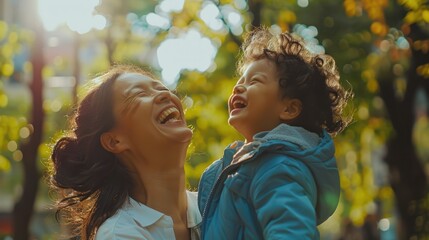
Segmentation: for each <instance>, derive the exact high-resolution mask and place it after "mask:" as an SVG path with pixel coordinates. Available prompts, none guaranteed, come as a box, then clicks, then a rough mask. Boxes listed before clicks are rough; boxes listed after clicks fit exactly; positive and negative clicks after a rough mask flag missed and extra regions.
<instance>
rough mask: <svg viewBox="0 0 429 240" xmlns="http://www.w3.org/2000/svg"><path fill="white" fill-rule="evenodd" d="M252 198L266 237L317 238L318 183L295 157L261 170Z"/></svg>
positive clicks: (252, 191) (256, 176) (254, 185)
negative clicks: (316, 183) (316, 207)
mask: <svg viewBox="0 0 429 240" xmlns="http://www.w3.org/2000/svg"><path fill="white" fill-rule="evenodd" d="M252 185H253V186H252V187H251V188H250V189H251V191H250V197H251V199H252V204H253V207H254V209H255V212H256V217H257V219H258V221H259V224H260V226H261V228H262V231H263V235H264V239H318V238H319V236H318V235H319V234H318V230H317V225H316V210H315V204H316V185H315V182H314V180H313V177H312V175H311V172H310V170H309V169H308V168H307V167H306V166H305V165H304V164H303V163H302V162H299V161H296V160H291V161H281V162H280V163H279V164H276V165H271V167H270V168H268V169H263V168H262V169H259V170H258V173H256V175H255V178H254V181H252Z"/></svg>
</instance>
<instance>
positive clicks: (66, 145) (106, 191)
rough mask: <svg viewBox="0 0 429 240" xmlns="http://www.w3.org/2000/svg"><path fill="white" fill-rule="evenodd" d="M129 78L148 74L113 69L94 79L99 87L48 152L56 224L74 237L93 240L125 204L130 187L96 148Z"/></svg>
mask: <svg viewBox="0 0 429 240" xmlns="http://www.w3.org/2000/svg"><path fill="white" fill-rule="evenodd" d="M127 72H136V73H141V74H144V75H146V76H150V77H152V74H150V73H149V72H146V71H144V70H142V69H140V68H137V67H133V66H125V65H120V66H115V67H113V68H112V69H111V70H110V71H108V72H107V73H106V74H104V75H102V76H100V77H98V78H96V79H95V80H97V81H101V83H99V85H97V86H96V87H95V88H93V89H92V90H91V91H90V92H89V93H88V94H86V96H85V97H84V98H83V99H82V101H81V102H80V104H79V106H78V107H77V110H76V111H75V112H74V116H73V118H72V121H71V131H70V133H69V134H68V135H67V136H64V137H62V138H61V139H59V140H58V141H57V142H56V144H55V146H54V148H53V151H52V156H51V159H52V163H53V169H52V174H51V185H52V187H53V188H54V189H55V190H57V192H58V194H59V198H60V199H59V201H58V202H57V219H59V218H61V220H63V221H65V222H66V224H67V225H69V226H70V227H71V229H72V234H73V235H74V236H80V237H81V239H92V238H93V237H94V236H95V231H96V230H97V228H98V227H99V226H100V225H101V224H102V223H103V222H104V221H105V220H106V219H107V218H109V217H110V216H112V215H114V214H115V213H116V211H117V210H118V209H119V208H120V207H121V206H122V204H123V203H124V202H125V201H126V199H127V196H128V193H129V191H130V188H131V187H132V186H133V181H132V179H131V177H130V174H129V173H128V171H127V169H126V168H125V166H124V165H123V164H122V163H121V161H120V160H119V159H118V158H116V157H115V155H114V154H112V153H111V152H109V151H106V150H105V149H104V148H103V147H102V146H101V143H100V136H101V134H103V133H104V132H106V131H108V130H110V129H111V128H112V127H113V126H114V125H115V119H114V114H113V97H112V96H113V85H114V83H115V81H116V79H117V78H118V77H119V76H120V75H121V74H122V73H127Z"/></svg>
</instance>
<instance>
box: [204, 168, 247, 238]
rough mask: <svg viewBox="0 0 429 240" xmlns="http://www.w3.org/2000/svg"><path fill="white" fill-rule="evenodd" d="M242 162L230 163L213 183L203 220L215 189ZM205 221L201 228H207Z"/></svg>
mask: <svg viewBox="0 0 429 240" xmlns="http://www.w3.org/2000/svg"><path fill="white" fill-rule="evenodd" d="M241 163H242V162H240V163H238V164H234V165H229V166H228V167H226V168H225V169H223V170H222V172H221V173H220V175H219V177H218V178H217V180H216V182H215V184H214V185H213V187H212V189H211V191H210V194H209V197H208V198H207V203H206V206H205V207H204V211H203V216H202V219H203V220H204V219H205V217H206V215H207V213H208V210H209V209H210V207H211V202H212V201H211V200H212V198H213V197H214V193H215V191H217V190H218V186H219V184H221V183H223V182H224V180H225V179H226V176H228V174H229V173H231V172H232V171H233V170H236V169H237V168H238V167H239V166H241ZM203 223H204V224H203V226H202V228H201V229H202V230H203V229H205V225H206V221H204V222H203ZM203 233H204V231H201V235H203Z"/></svg>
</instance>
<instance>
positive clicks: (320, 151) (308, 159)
mask: <svg viewBox="0 0 429 240" xmlns="http://www.w3.org/2000/svg"><path fill="white" fill-rule="evenodd" d="M253 139H254V141H253V142H251V143H248V144H245V145H244V146H243V147H242V148H241V149H240V150H239V151H238V152H237V153H236V155H235V156H234V160H233V162H234V163H238V162H240V161H245V160H246V159H248V157H245V156H243V155H249V151H251V152H263V151H280V152H281V153H282V154H286V155H287V156H290V157H292V158H293V159H296V160H298V161H302V162H303V163H304V164H305V165H306V166H307V167H308V168H309V169H310V171H311V173H312V175H313V177H314V180H315V183H316V186H317V203H316V214H317V224H320V223H322V222H324V221H325V220H326V219H328V218H329V217H330V216H331V215H332V214H333V213H334V211H335V209H336V208H337V205H338V201H339V196H340V183H339V175H338V168H337V163H336V159H335V156H334V154H335V147H334V143H333V141H332V138H331V136H330V135H329V134H328V133H327V132H326V131H323V133H322V134H321V135H320V136H319V135H318V134H316V133H313V132H309V131H307V130H305V129H304V128H302V127H294V126H289V125H287V124H280V125H279V126H277V127H276V128H274V129H273V130H271V131H267V132H260V133H258V134H256V135H255V136H254V138H253ZM246 153H247V154H246ZM251 155H253V154H251ZM258 155H259V154H258Z"/></svg>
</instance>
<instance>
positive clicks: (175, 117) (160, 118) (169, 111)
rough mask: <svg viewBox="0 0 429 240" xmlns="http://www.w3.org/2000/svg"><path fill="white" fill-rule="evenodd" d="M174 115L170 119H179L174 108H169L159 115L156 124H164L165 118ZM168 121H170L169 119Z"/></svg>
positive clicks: (177, 112)
mask: <svg viewBox="0 0 429 240" xmlns="http://www.w3.org/2000/svg"><path fill="white" fill-rule="evenodd" d="M172 113H174V115H173V117H172V118H171V119H176V120H177V119H179V116H180V112H179V110H178V109H177V108H176V107H170V108H168V109H167V110H165V111H164V112H162V113H161V115H160V116H159V118H158V122H159V123H164V122H165V120H166V119H167V117H168V116H169V115H170V114H172ZM169 120H170V119H169Z"/></svg>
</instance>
